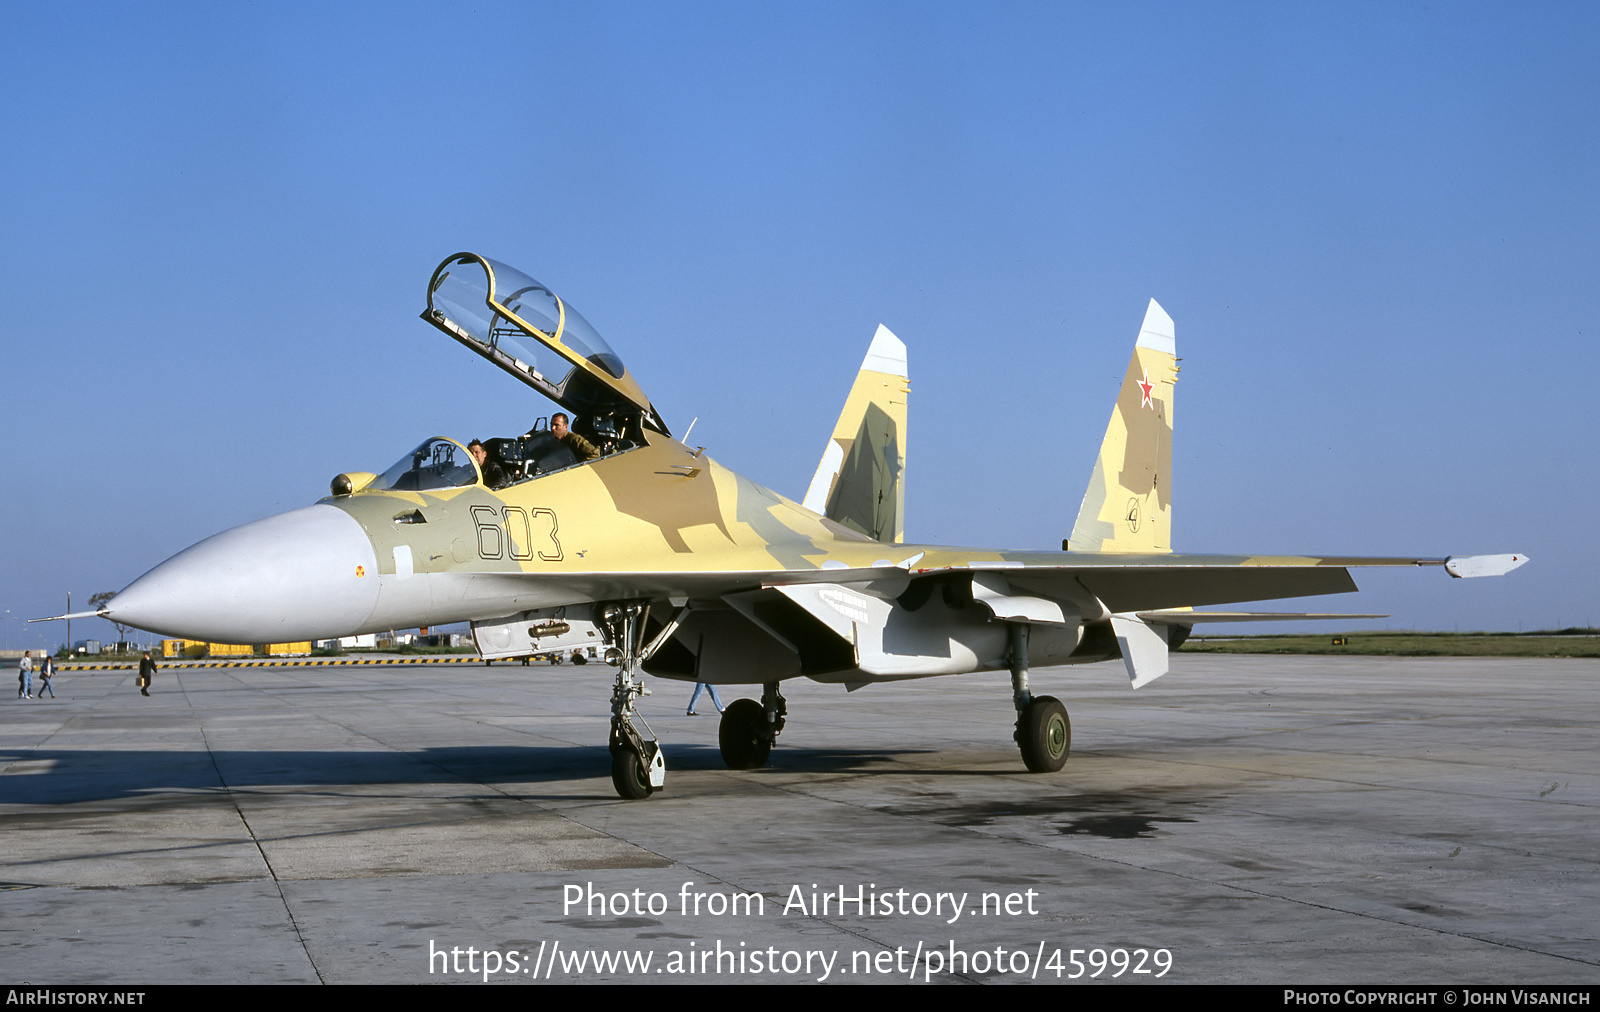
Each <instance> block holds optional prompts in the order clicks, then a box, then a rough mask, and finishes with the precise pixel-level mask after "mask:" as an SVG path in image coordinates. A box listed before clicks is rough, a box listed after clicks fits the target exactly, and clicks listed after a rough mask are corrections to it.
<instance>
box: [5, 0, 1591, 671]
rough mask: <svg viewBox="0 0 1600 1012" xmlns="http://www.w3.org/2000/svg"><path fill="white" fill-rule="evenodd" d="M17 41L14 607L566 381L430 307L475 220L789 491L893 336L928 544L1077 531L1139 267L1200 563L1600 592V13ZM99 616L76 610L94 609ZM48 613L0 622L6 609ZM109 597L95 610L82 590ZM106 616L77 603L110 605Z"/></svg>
mask: <svg viewBox="0 0 1600 1012" xmlns="http://www.w3.org/2000/svg"><path fill="white" fill-rule="evenodd" d="M7 24H8V27H7V31H6V33H5V34H4V35H3V36H0V87H3V91H4V94H5V95H6V96H7V101H6V103H5V105H4V111H3V112H0V123H3V127H4V129H3V131H0V137H4V141H5V142H4V144H3V145H0V193H3V194H4V196H3V198H0V199H3V200H4V214H3V215H0V298H3V302H4V305H5V306H6V307H7V310H8V312H7V313H6V314H5V317H4V319H3V321H0V333H3V335H4V338H3V342H4V343H3V349H4V361H5V364H6V369H5V376H6V387H7V389H8V390H9V392H10V394H11V398H10V400H11V403H10V410H9V411H8V412H7V417H8V418H10V419H11V421H10V422H8V424H7V431H8V433H10V434H11V435H12V439H11V445H12V447H13V452H14V455H15V461H14V463H13V465H12V466H11V467H10V468H8V469H6V474H5V478H4V479H3V485H0V529H3V530H4V531H5V537H4V541H3V544H0V609H3V610H5V611H7V612H9V615H10V616H12V617H16V616H21V617H33V616H38V615H43V614H51V613H55V612H59V611H60V610H61V608H62V607H63V606H64V605H65V595H66V593H67V591H69V590H70V591H72V592H73V594H74V603H75V605H80V604H81V602H82V601H83V600H84V599H85V598H87V596H88V594H90V593H92V592H94V591H98V590H114V589H119V588H121V587H122V586H124V585H126V584H127V583H128V582H130V581H131V580H132V579H133V578H135V577H136V576H138V575H139V574H140V573H142V572H143V571H145V570H146V569H148V568H150V567H151V566H153V565H155V564H156V563H158V562H160V561H161V560H162V559H164V558H166V557H168V556H169V555H171V554H173V553H174V552H176V551H179V550H181V549H182V548H184V547H186V546H187V545H189V544H191V543H193V542H195V541H197V540H199V539H201V538H203V537H205V536H207V535H210V534H212V533H215V532H216V531H219V530H222V529H224V528H226V527H230V526H233V525H235V524H238V523H243V522H245V521H248V520H252V519H256V518H259V517H261V516H265V515H267V514H270V513H274V512H279V511H282V510H286V509H292V508H294V507H297V506H300V505H304V504H307V503H310V502H313V501H315V500H316V499H318V498H320V497H321V496H322V495H325V494H326V490H327V483H328V480H329V478H331V477H332V476H333V475H334V474H336V473H338V472H340V471H344V470H356V469H370V470H379V469H381V468H383V467H385V466H387V465H388V464H389V463H391V462H392V461H393V460H394V459H395V458H397V457H398V456H399V455H400V454H401V453H402V452H404V451H405V450H407V449H409V448H410V447H411V446H414V445H415V444H416V443H418V442H420V441H421V440H422V439H423V438H425V437H427V436H430V435H436V434H442V435H452V436H456V437H462V438H470V437H473V436H482V437H486V436H489V435H495V434H509V433H512V432H516V431H520V430H522V429H524V428H526V427H527V425H528V423H529V421H530V420H531V419H532V418H533V417H534V416H536V415H541V414H545V413H547V411H548V408H547V406H546V405H545V404H544V403H543V402H542V401H541V400H540V399H539V398H538V397H537V396H536V395H534V394H532V392H531V391H527V390H526V389H525V388H523V387H522V386H521V385H520V384H518V383H516V382H515V381H513V380H511V379H509V378H507V377H503V376H502V375H500V374H499V373H498V372H496V371H495V370H494V369H493V368H492V367H490V366H489V365H488V364H487V363H484V362H482V361H480V360H478V359H476V358H474V357H472V356H470V355H468V354H466V353H465V352H464V351H462V350H461V349H459V348H457V347H456V346H454V345H453V344H451V343H450V342H448V341H447V340H446V339H445V338H444V337H443V336H442V335H440V334H439V333H438V332H437V331H435V330H433V329H432V328H431V327H429V326H427V325H426V324H424V323H422V322H421V321H420V320H418V319H417V314H418V313H419V312H420V311H421V309H422V306H423V290H424V286H425V283H426V281H427V278H428V276H429V274H430V272H431V271H432V269H433V268H434V266H435V265H436V264H437V263H438V262H439V261H440V260H441V259H443V258H444V257H445V256H446V255H447V254H449V253H452V252H455V251H456V250H461V249H470V250H475V251H479V252H482V253H485V254H487V255H489V256H493V257H495V258H497V259H500V260H504V261H506V262H508V263H511V264H515V265H517V266H519V267H521V268H522V269H523V270H526V271H527V272H529V273H531V274H532V275H534V276H535V277H537V278H539V279H541V280H542V281H544V282H545V283H546V284H549V285H550V286H551V287H552V288H554V289H555V290H556V291H557V292H559V293H561V294H562V295H563V296H565V297H566V298H567V299H568V300H569V301H571V302H572V303H573V304H575V305H576V306H578V307H579V308H580V309H581V311H582V312H583V313H584V315H585V316H586V317H588V319H589V320H590V321H591V322H592V323H594V324H595V326H596V327H597V328H598V329H599V330H600V332H601V333H602V334H604V335H605V336H606V338H607V339H608V340H609V342H610V343H611V344H612V345H613V346H614V347H615V348H616V349H617V350H618V351H619V352H620V353H621V354H622V356H623V357H624V359H625V360H626V361H627V362H628V363H629V365H630V367H631V368H632V369H633V371H634V372H635V374H636V375H637V376H638V377H639V379H640V380H641V382H642V383H643V384H644V385H645V388H646V390H647V391H648V392H649V393H650V395H651V396H652V398H653V399H654V401H655V403H656V405H657V406H658V408H660V410H661V411H662V413H663V414H664V416H665V417H666V418H667V421H668V422H669V424H671V425H672V426H673V427H674V429H675V430H676V431H679V432H681V431H682V430H683V429H684V428H685V427H687V425H688V424H689V422H690V420H691V419H694V418H696V417H698V418H699V422H698V425H697V427H696V429H695V431H694V442H696V443H704V444H706V446H707V448H708V449H707V452H708V453H710V454H711V455H712V456H713V457H715V458H716V459H717V460H719V461H720V462H722V463H724V464H726V465H728V466H731V467H734V468H735V469H737V470H740V471H743V472H744V473H746V474H748V475H750V476H751V477H753V478H755V479H756V480H758V481H761V482H763V483H765V484H768V485H770V486H772V487H773V488H775V489H777V490H778V491H780V492H784V493H785V494H788V495H791V496H794V497H797V498H798V497H799V496H800V495H801V493H803V491H804V487H805V484H806V482H807V480H808V479H809V477H810V474H811V471H812V469H813V468H814V466H815V463H816V459H817V457H818V455H819V454H820V453H821V450H822V444H823V441H824V440H825V438H826V436H827V433H828V431H829V428H830V427H831V425H832V422H833V419H834V416H835V415H836V414H837V412H838V409H839V405H840V403H841V402H842V400H843V397H844V394H845V391H846V390H847V388H848V386H849V382H850V379H851V376H852V374H853V372H854V369H855V367H856V365H857V363H858V362H859V360H860V357H861V355H862V353H863V352H864V350H865V347H866V344H867V341H868V340H869V338H870V337H871V334H872V331H873V329H874V327H875V326H876V325H877V324H878V323H880V322H882V323H885V324H887V325H888V326H889V327H890V328H892V329H893V330H894V331H895V332H896V333H897V334H899V335H900V337H901V338H903V339H904V340H905V341H906V343H907V344H908V345H909V347H910V361H911V371H912V383H913V391H914V392H913V397H912V406H911V411H912V427H911V447H910V455H909V478H908V489H909V493H908V521H907V536H908V539H912V540H918V541H929V542H936V543H953V544H971V545H989V546H996V547H1036V548H1049V547H1054V546H1057V545H1059V544H1060V540H1061V538H1062V537H1064V536H1065V535H1066V534H1067V533H1068V531H1069V530H1070V527H1071V523H1072V518H1073V516H1074V514H1075V513H1076V509H1077V505H1078V500H1079V498H1080V496H1081V495H1082V490H1083V485H1084V483H1085V481H1086V480H1087V477H1088V474H1089V470H1090V467H1091V465H1092V461H1093V456H1094V452H1095V448H1096V446H1097V445H1098V443H1099V440H1100V436H1101V433H1102V432H1103V430H1104V427H1105V423H1106V418H1107V416H1108V414H1109V411H1110V406H1111V401H1112V399H1113V397H1114V394H1115V389H1116V385H1117V383H1118V382H1119V380H1120V378H1121V374H1122V370H1123V368H1124V366H1125V364H1126V362H1127V357H1128V354H1129V350H1130V346H1131V343H1132V341H1133V338H1134V336H1135V334H1136V332H1137V329H1138V325H1139V321H1140V319H1141V317H1142V314H1143V311H1144V305H1145V303H1146V301H1147V300H1148V299H1149V298H1150V297H1152V296H1153V297H1155V298H1157V299H1158V300H1159V301H1160V302H1161V303H1162V305H1163V306H1164V307H1165V308H1166V309H1167V310H1168V312H1170V313H1171V314H1172V316H1173V317H1174V318H1175V320H1176V321H1177V330H1178V346H1179V354H1180V355H1182V356H1183V357H1184V360H1185V361H1184V364H1183V365H1184V372H1183V379H1182V383H1181V384H1180V386H1179V389H1178V403H1177V406H1176V410H1175V416H1176V422H1177V436H1176V460H1175V466H1174V470H1175V472H1176V473H1175V476H1174V488H1175V493H1174V496H1175V498H1174V501H1175V509H1176V513H1175V545H1176V547H1177V548H1178V549H1179V550H1180V551H1221V552H1249V551H1272V552H1309V553H1315V552H1336V553H1362V554H1413V553H1416V554H1440V555H1443V554H1449V553H1452V552H1454V553H1472V552H1493V551H1522V552H1526V553H1528V554H1529V555H1531V556H1532V557H1533V559H1534V561H1533V562H1532V563H1531V564H1530V565H1528V566H1527V567H1525V568H1524V569H1522V570H1520V571H1518V572H1517V573H1515V574H1513V575H1511V576H1509V577H1506V578H1504V579H1500V580H1485V581H1472V582H1468V581H1454V580H1449V579H1447V578H1446V577H1444V576H1443V575H1442V574H1440V573H1437V572H1425V573H1413V572H1402V573H1383V574H1360V575H1359V576H1358V580H1359V582H1361V584H1362V585H1363V587H1364V588H1366V589H1364V591H1363V593H1362V594H1361V595H1359V596H1353V597H1346V598H1333V599H1325V600H1323V601H1320V602H1312V606H1313V607H1328V608H1334V609H1339V610H1375V611H1388V612H1393V613H1394V614H1395V618H1394V619H1392V620H1390V621H1388V622H1386V623H1375V624H1376V625H1378V626H1383V625H1391V626H1396V627H1419V628H1435V629H1452V628H1456V627H1460V628H1463V629H1468V628H1488V629H1517V628H1519V627H1520V628H1540V627H1551V626H1559V625H1572V624H1600V607H1597V603H1600V602H1597V595H1596V581H1595V577H1594V575H1593V574H1594V571H1595V562H1596V555H1597V553H1596V549H1595V547H1594V535H1593V527H1594V525H1593V522H1592V519H1591V516H1592V512H1593V503H1594V501H1595V499H1596V493H1597V491H1600V489H1597V481H1596V476H1595V472H1596V466H1595V464H1596V452H1595V436H1596V430H1597V420H1600V409H1597V408H1596V398H1595V396H1594V393H1593V385H1594V384H1593V380H1592V379H1591V377H1590V375H1589V373H1590V371H1591V368H1590V367H1591V361H1592V360H1591V357H1590V356H1588V355H1586V354H1585V352H1586V351H1587V349H1588V346H1589V344H1590V343H1591V342H1592V339H1593V336H1594V332H1595V328H1596V325H1597V322H1596V317H1597V313H1596V310H1597V308H1600V295H1597V285H1596V280H1597V277H1600V271H1597V268H1600V256H1597V253H1600V227H1597V226H1600V206H1597V205H1600V129H1597V127H1600V122H1597V120H1600V8H1597V7H1595V6H1594V5H1592V4H1554V3H1552V4H1539V5H1528V4H1442V5H1441V4H1427V5H1420V4H1410V5H1407V4H1396V3H1382V4H1351V3H1337V4H1335V3H1329V4H1295V3H1262V4H1205V5H1198V4H1065V3H1060V4H1057V3H1052V4H1005V5H992V6H991V5H982V6H980V5H940V4H929V3H919V4H824V3H807V4H799V5H751V4H732V3H730V4H628V3H609V4H608V3H599V4H581V5H580V4H571V5H538V4H505V5H502V4H494V3H456V4H448V3H440V4H395V3H386V4H371V5H352V4H333V5H311V4H305V5H298V4H288V3H284V4H260V5H254V6H247V5H243V4H193V5H184V4H143V5H127V4H103V5H73V6H65V5H23V6H15V5H14V6H13V8H12V9H11V10H9V11H8V13H7ZM96 624H103V623H86V626H94V625H96ZM62 632H63V630H60V629H59V628H51V627H45V626H32V627H23V626H21V625H19V624H18V623H17V622H15V621H10V620H8V621H6V622H5V636H6V639H7V642H8V643H9V644H10V645H12V646H17V645H27V646H42V645H46V644H52V645H53V644H54V643H56V642H59V640H60V638H61V635H62ZM88 632H89V634H94V633H96V632H99V633H101V634H108V633H109V632H110V629H109V627H107V628H106V629H104V630H94V629H89V630H88ZM74 635H75V636H82V635H85V633H84V632H80V630H79V627H78V624H77V623H75V624H74Z"/></svg>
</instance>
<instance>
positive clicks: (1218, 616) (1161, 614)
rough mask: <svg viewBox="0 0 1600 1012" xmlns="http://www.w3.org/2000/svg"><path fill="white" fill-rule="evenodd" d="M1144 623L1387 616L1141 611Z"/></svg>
mask: <svg viewBox="0 0 1600 1012" xmlns="http://www.w3.org/2000/svg"><path fill="white" fill-rule="evenodd" d="M1138 614H1139V617H1140V618H1141V619H1143V620H1144V621H1146V622H1169V623H1171V624H1172V625H1190V624H1194V623H1199V622H1289V621H1297V620H1300V619H1305V620H1307V621H1318V622H1320V621H1323V620H1326V619H1339V618H1388V617H1389V616H1387V615H1357V614H1354V613H1335V612H1325V611H1141V612H1139V613H1138Z"/></svg>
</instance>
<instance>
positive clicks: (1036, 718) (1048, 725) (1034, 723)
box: [1017, 696, 1072, 773]
mask: <svg viewBox="0 0 1600 1012" xmlns="http://www.w3.org/2000/svg"><path fill="white" fill-rule="evenodd" d="M1017 730H1018V731H1019V732H1020V734H1019V737H1018V741H1017V744H1019V745H1021V746H1022V762H1023V765H1025V766H1027V767H1028V771H1029V772H1030V773H1054V772H1055V771H1056V770H1059V769H1060V768H1061V767H1063V766H1065V765H1066V764H1067V753H1068V752H1070V751H1072V721H1071V719H1070V718H1068V717H1067V708H1066V707H1065V706H1062V705H1061V700H1059V699H1056V698H1055V697H1054V696H1037V697H1035V698H1034V700H1033V702H1031V703H1029V704H1028V708H1027V709H1026V710H1023V711H1022V719H1021V720H1020V721H1019V722H1018V727H1017Z"/></svg>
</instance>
